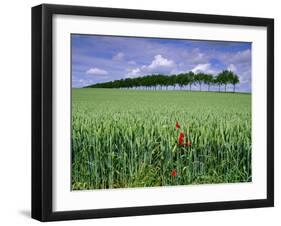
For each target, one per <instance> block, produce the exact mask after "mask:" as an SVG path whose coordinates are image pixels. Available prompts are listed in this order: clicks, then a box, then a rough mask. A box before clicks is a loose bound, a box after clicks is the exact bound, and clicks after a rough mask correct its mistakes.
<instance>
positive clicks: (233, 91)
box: [233, 84, 235, 93]
mask: <svg viewBox="0 0 281 226" xmlns="http://www.w3.org/2000/svg"><path fill="white" fill-rule="evenodd" d="M233 92H234V93H235V84H233Z"/></svg>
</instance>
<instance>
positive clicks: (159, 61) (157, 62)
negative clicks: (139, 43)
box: [145, 54, 174, 70]
mask: <svg viewBox="0 0 281 226" xmlns="http://www.w3.org/2000/svg"><path fill="white" fill-rule="evenodd" d="M172 66H174V62H173V61H172V60H168V59H166V58H164V57H163V56H162V55H160V54H158V55H156V56H154V60H153V61H152V62H151V64H150V65H148V66H145V67H147V68H148V69H150V70H153V69H157V68H159V67H172Z"/></svg>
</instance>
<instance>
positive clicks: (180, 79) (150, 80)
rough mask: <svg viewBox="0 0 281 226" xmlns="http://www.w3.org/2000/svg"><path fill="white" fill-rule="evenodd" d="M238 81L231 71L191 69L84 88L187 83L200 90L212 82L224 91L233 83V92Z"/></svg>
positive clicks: (174, 85)
mask: <svg viewBox="0 0 281 226" xmlns="http://www.w3.org/2000/svg"><path fill="white" fill-rule="evenodd" d="M237 83H239V77H238V76H237V75H236V74H234V73H233V72H232V71H229V70H223V71H222V72H221V73H219V74H218V75H217V76H214V75H212V74H205V73H202V72H200V73H197V74H195V73H193V72H192V71H190V72H188V73H180V74H177V75H162V74H153V75H147V76H142V77H137V78H126V79H120V80H115V81H110V82H104V83H97V84H93V85H90V86H87V87H86V88H128V89H129V88H130V89H131V88H139V89H146V90H147V89H150V90H156V89H158V90H162V89H164V87H165V88H166V89H168V87H169V86H172V87H174V89H175V87H176V86H179V87H180V89H182V88H183V87H184V86H188V85H189V90H191V86H192V85H199V86H200V91H201V86H202V84H206V85H208V91H210V86H211V85H212V84H215V85H218V86H219V91H220V87H221V85H223V84H224V85H225V91H226V86H227V84H232V85H233V91H234V92H235V85H236V84H237Z"/></svg>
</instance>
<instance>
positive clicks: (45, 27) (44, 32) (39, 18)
mask: <svg viewBox="0 0 281 226" xmlns="http://www.w3.org/2000/svg"><path fill="white" fill-rule="evenodd" d="M55 14H64V15H82V16H97V17H111V18H128V19H148V20H162V21H181V22H196V23H212V24H224V25H247V26H261V27H266V28H267V198H266V199H257V200H246V201H245V200H241V201H226V202H209V203H194V204H171V205H159V206H143V207H129V208H110V209H94V210H73V211H63V212H54V211H53V210H52V199H53V196H52V98H53V96H52V18H53V15H55ZM270 206H274V20H273V19H268V18H253V17H237V16H221V15H220V16H219V15H203V14H193V13H192V14H191V13H177V12H161V11H145V10H132V9H117V8H98V7H83V6H66V5H50V4H43V5H39V6H35V7H33V8H32V218H34V219H37V220H40V221H57V220H73V219H86V218H105V217H122V216H135V215H149V214H168V213H180V212H195V211H210V210H228V209H242V208H257V207H270Z"/></svg>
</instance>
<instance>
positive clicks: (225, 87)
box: [224, 84, 226, 92]
mask: <svg viewBox="0 0 281 226" xmlns="http://www.w3.org/2000/svg"><path fill="white" fill-rule="evenodd" d="M224 92H226V84H225V85H224Z"/></svg>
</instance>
